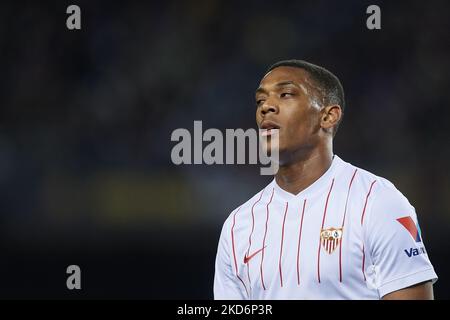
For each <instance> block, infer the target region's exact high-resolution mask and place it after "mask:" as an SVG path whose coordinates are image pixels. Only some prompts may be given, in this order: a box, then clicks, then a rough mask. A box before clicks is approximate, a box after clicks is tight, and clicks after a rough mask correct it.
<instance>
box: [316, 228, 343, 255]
mask: <svg viewBox="0 0 450 320" xmlns="http://www.w3.org/2000/svg"><path fill="white" fill-rule="evenodd" d="M341 238H342V228H328V229H322V231H321V232H320V242H321V243H322V246H323V248H324V249H325V251H326V252H328V254H331V253H333V251H334V249H336V247H337V246H338V245H339V243H340V242H341Z"/></svg>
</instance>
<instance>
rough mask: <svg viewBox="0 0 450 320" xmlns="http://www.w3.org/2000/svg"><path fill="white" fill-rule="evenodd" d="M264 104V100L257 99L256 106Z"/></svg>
mask: <svg viewBox="0 0 450 320" xmlns="http://www.w3.org/2000/svg"><path fill="white" fill-rule="evenodd" d="M263 102H264V100H263V99H259V100H256V106H259V105H260V104H261V103H263Z"/></svg>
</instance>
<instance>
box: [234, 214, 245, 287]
mask: <svg viewBox="0 0 450 320" xmlns="http://www.w3.org/2000/svg"><path fill="white" fill-rule="evenodd" d="M239 210H241V207H239V209H237V211H236V212H235V213H234V215H233V226H232V227H231V244H232V247H233V258H234V269H235V271H236V277H237V278H238V279H239V280H240V281H241V282H242V285H243V286H244V288H245V292H247V295H248V291H247V286H246V285H245V283H244V281H242V279H241V277H240V276H239V274H238V268H237V260H236V250H235V245H234V226H235V225H236V214H237V213H238V212H239Z"/></svg>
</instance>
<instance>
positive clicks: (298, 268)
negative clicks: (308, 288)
mask: <svg viewBox="0 0 450 320" xmlns="http://www.w3.org/2000/svg"><path fill="white" fill-rule="evenodd" d="M305 206H306V199H305V200H304V201H303V210H302V219H301V220H300V232H299V234H298V246H297V284H298V285H300V263H299V261H300V241H301V240H302V228H303V216H304V214H305Z"/></svg>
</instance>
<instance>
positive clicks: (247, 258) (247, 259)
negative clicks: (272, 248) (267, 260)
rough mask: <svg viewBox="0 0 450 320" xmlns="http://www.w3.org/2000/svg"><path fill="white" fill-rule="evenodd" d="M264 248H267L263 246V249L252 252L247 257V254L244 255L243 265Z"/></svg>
mask: <svg viewBox="0 0 450 320" xmlns="http://www.w3.org/2000/svg"><path fill="white" fill-rule="evenodd" d="M265 247H267V246H264V247H262V248H261V249H259V250H257V251H255V252H253V253H252V254H251V255H249V256H247V254H245V256H244V263H245V264H247V263H248V262H249V261H250V259H251V258H253V257H254V256H256V255H257V254H258V253H260V252H261V251H263V250H264V248H265Z"/></svg>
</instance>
